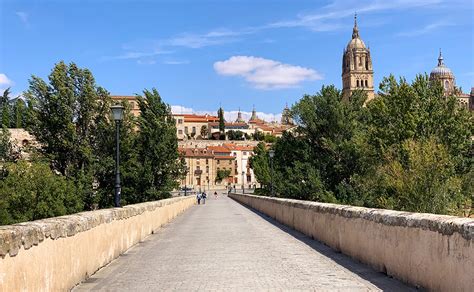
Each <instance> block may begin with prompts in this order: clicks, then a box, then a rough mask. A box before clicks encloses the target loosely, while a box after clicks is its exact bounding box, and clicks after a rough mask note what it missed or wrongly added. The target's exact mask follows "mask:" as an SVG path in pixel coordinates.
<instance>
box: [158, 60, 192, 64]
mask: <svg viewBox="0 0 474 292" xmlns="http://www.w3.org/2000/svg"><path fill="white" fill-rule="evenodd" d="M189 63H191V62H189V61H188V60H166V61H164V62H163V64H166V65H185V64H189Z"/></svg>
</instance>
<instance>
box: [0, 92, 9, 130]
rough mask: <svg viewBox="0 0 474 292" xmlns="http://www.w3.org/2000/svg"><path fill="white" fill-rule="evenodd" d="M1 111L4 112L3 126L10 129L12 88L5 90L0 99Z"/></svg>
mask: <svg viewBox="0 0 474 292" xmlns="http://www.w3.org/2000/svg"><path fill="white" fill-rule="evenodd" d="M0 110H1V112H2V126H5V127H7V128H9V127H10V111H11V109H10V88H7V89H5V91H4V92H3V94H2V96H1V97H0Z"/></svg>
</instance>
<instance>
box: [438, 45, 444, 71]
mask: <svg viewBox="0 0 474 292" xmlns="http://www.w3.org/2000/svg"><path fill="white" fill-rule="evenodd" d="M443 60H444V58H443V55H442V54H441V49H439V57H438V67H441V66H444V62H443Z"/></svg>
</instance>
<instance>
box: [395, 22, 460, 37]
mask: <svg viewBox="0 0 474 292" xmlns="http://www.w3.org/2000/svg"><path fill="white" fill-rule="evenodd" d="M453 25H455V24H454V23H451V22H435V23H431V24H428V25H426V26H424V27H422V28H419V29H414V30H411V31H404V32H400V33H398V34H397V36H400V37H415V36H420V35H424V34H428V33H431V32H433V31H435V30H437V29H438V28H441V27H445V26H453Z"/></svg>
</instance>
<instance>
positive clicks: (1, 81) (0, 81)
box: [0, 73, 13, 87]
mask: <svg viewBox="0 0 474 292" xmlns="http://www.w3.org/2000/svg"><path fill="white" fill-rule="evenodd" d="M11 85H13V81H11V80H10V79H9V78H8V77H7V75H5V74H3V73H0V87H8V86H11Z"/></svg>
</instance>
